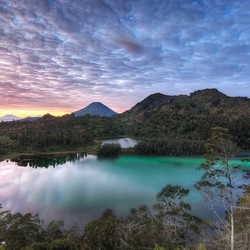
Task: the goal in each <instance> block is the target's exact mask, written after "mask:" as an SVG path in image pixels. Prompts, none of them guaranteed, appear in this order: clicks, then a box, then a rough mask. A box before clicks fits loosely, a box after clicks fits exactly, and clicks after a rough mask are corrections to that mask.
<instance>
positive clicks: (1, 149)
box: [0, 136, 17, 155]
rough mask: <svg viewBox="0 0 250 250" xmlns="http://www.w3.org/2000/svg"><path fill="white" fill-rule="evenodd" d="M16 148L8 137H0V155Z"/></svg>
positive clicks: (14, 143)
mask: <svg viewBox="0 0 250 250" xmlns="http://www.w3.org/2000/svg"><path fill="white" fill-rule="evenodd" d="M16 148H17V142H16V141H15V140H13V139H11V138H10V137H9V136H0V155H3V154H6V153H7V152H9V151H12V150H14V149H16Z"/></svg>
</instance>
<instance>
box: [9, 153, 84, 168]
mask: <svg viewBox="0 0 250 250" xmlns="http://www.w3.org/2000/svg"><path fill="white" fill-rule="evenodd" d="M84 157H87V154H86V153H78V154H71V155H68V156H61V157H51V156H40V157H37V156H35V157H28V158H27V157H25V156H24V157H19V158H18V159H14V160H12V161H14V162H16V164H17V165H18V166H20V167H32V168H48V167H51V166H53V167H56V166H59V165H63V164H65V163H66V162H75V161H76V160H79V159H81V158H84Z"/></svg>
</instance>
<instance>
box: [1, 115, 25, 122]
mask: <svg viewBox="0 0 250 250" xmlns="http://www.w3.org/2000/svg"><path fill="white" fill-rule="evenodd" d="M20 119H21V118H20V117H18V116H15V115H11V114H8V115H4V116H1V117H0V121H3V122H10V121H17V120H20Z"/></svg>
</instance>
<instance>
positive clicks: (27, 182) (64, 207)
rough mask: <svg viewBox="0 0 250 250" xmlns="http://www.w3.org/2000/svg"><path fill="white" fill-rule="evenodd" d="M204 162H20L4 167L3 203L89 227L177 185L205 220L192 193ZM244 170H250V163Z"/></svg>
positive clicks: (1, 168)
mask: <svg viewBox="0 0 250 250" xmlns="http://www.w3.org/2000/svg"><path fill="white" fill-rule="evenodd" d="M202 161H203V159H201V158H180V157H178V158H177V157H176V158H175V157H144V156H121V157H119V158H117V159H97V158H96V157H95V156H91V155H89V156H87V157H83V158H81V157H78V158H76V157H75V158H74V159H72V158H67V159H65V158H58V159H54V160H53V161H48V160H37V161H33V162H32V163H27V162H22V163H21V164H22V165H27V166H26V167H22V166H18V165H17V163H15V162H11V161H8V162H7V161H3V162H1V163H0V178H1V179H0V180H1V181H0V203H2V205H3V208H4V209H5V210H11V211H12V212H22V213H27V212H32V213H39V215H40V217H41V218H42V219H45V221H50V220H54V219H63V220H64V221H65V223H66V225H72V224H73V223H75V222H78V223H79V224H80V223H82V224H86V223H87V222H89V221H90V220H92V219H94V218H97V217H98V216H100V214H101V213H102V211H103V210H104V209H105V208H112V209H113V210H114V211H115V213H116V214H117V216H126V215H127V214H128V213H129V211H130V209H131V208H132V207H138V206H140V205H142V204H148V205H151V204H153V203H154V202H155V201H156V195H157V193H158V192H159V191H160V190H161V189H162V188H163V187H164V186H165V185H166V184H175V185H181V186H183V187H185V188H188V189H190V194H189V196H188V201H189V202H190V203H191V204H192V207H193V211H194V213H195V214H197V215H200V216H203V217H206V216H208V211H207V209H206V208H204V206H203V202H202V200H201V197H200V195H199V194H198V193H197V191H196V190H195V189H194V187H193V185H194V183H195V182H196V181H197V180H199V179H200V177H201V174H202V173H201V172H200V171H198V170H197V167H198V166H199V164H200V163H201V162H202ZM19 164H20V163H19ZM58 164H59V165H58ZM31 165H32V166H33V167H31ZM245 165H246V166H245V167H247V168H248V169H250V163H248V166H247V164H245ZM41 166H45V167H41Z"/></svg>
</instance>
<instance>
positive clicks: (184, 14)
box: [0, 0, 250, 116]
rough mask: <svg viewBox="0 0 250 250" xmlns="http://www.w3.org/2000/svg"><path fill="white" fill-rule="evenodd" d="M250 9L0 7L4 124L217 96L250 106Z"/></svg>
mask: <svg viewBox="0 0 250 250" xmlns="http://www.w3.org/2000/svg"><path fill="white" fill-rule="evenodd" d="M249 20H250V1H247V0H1V1H0V115H4V114H7V113H12V114H15V115H19V116H27V115H37V114H44V113H48V112H49V113H52V114H56V115H61V114H63V113H67V112H69V113H70V112H73V111H76V110H78V109H81V108H83V107H85V106H86V105H88V104H89V103H91V102H93V101H101V102H103V103H104V104H105V105H107V106H109V107H110V108H112V109H114V110H115V111H117V112H122V111H125V110H127V109H129V108H131V107H132V106H133V105H135V104H136V103H137V102H139V101H141V100H142V99H143V98H145V97H146V96H148V95H149V94H152V93H155V92H161V93H164V94H169V95H173V94H190V92H193V91H195V90H198V89H204V88H214V87H215V88H217V89H218V90H220V91H221V92H223V93H225V94H227V95H231V96H247V97H250V88H249V83H250V71H249V70H250V21H249Z"/></svg>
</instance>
